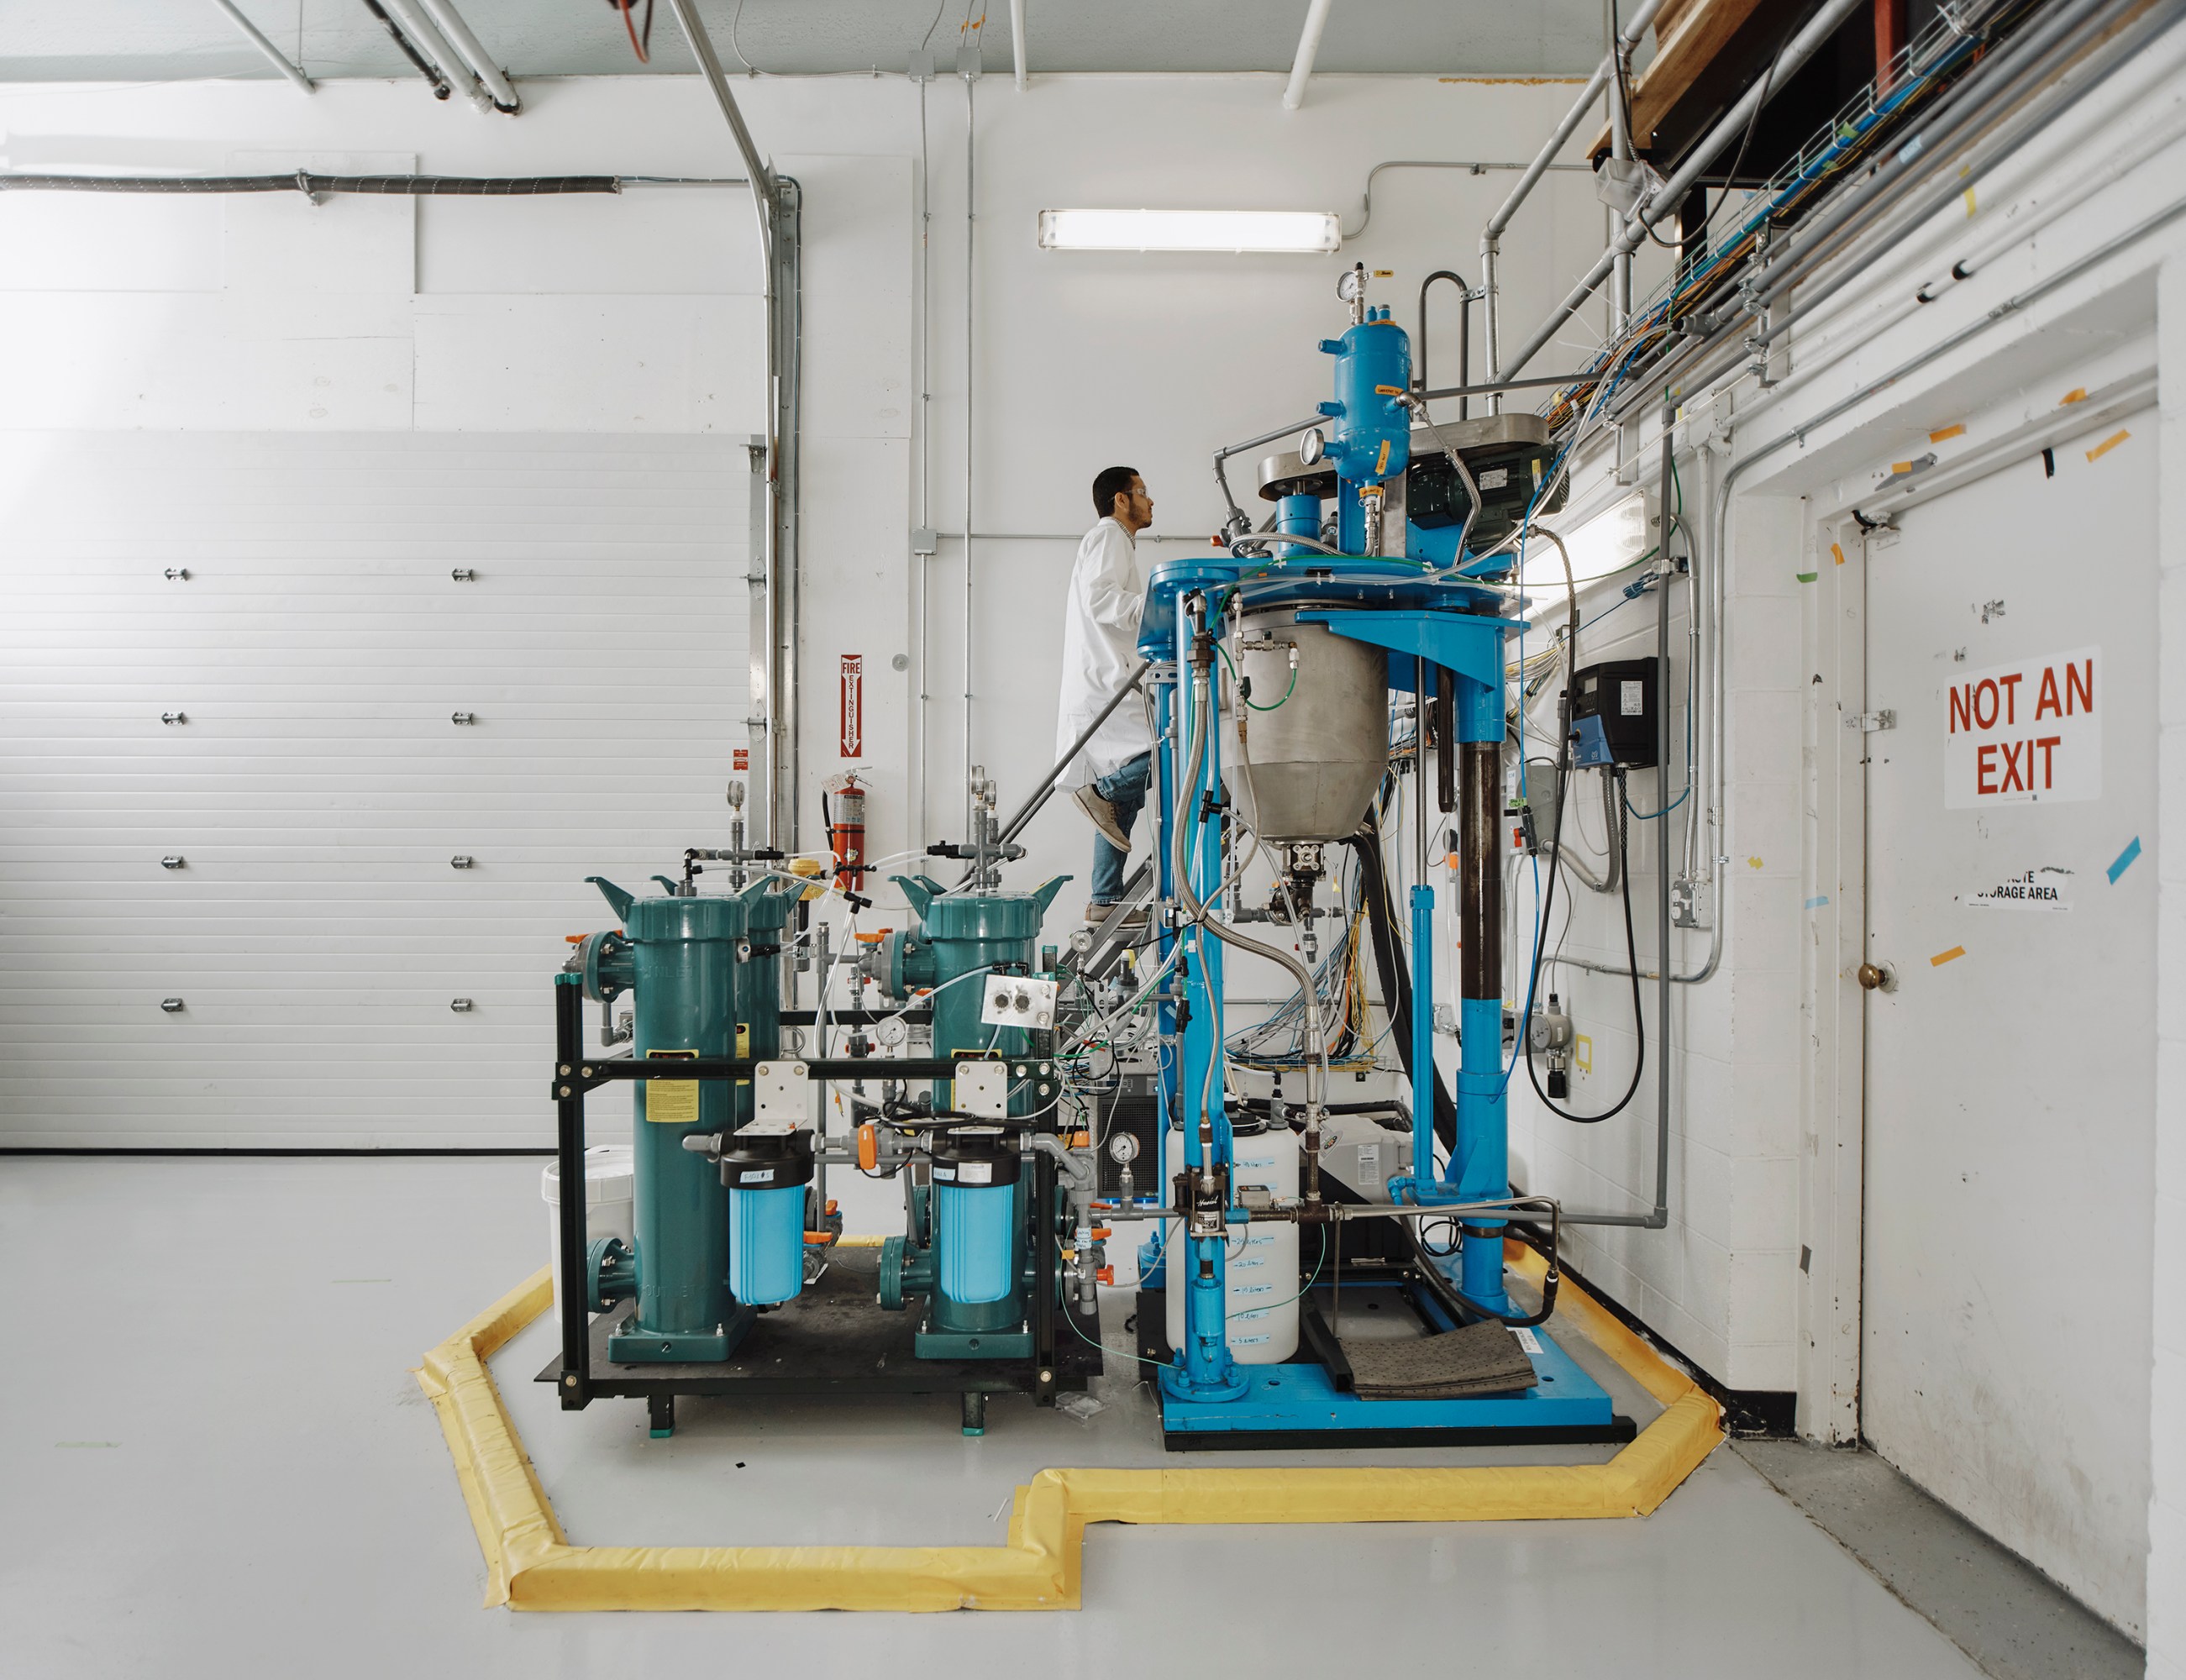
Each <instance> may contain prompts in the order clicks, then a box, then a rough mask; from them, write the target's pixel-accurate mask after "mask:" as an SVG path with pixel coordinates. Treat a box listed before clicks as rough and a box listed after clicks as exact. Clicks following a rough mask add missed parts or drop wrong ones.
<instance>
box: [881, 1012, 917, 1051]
mask: <svg viewBox="0 0 2186 1680" xmlns="http://www.w3.org/2000/svg"><path fill="white" fill-rule="evenodd" d="M873 1036H874V1037H875V1038H876V1039H879V1040H880V1041H881V1042H882V1043H883V1044H885V1045H887V1046H888V1049H890V1050H894V1049H896V1048H897V1047H898V1046H899V1045H901V1044H908V1043H909V1042H910V1041H911V1023H910V1022H907V1021H905V1019H904V1018H903V1017H902V1016H900V1015H889V1016H883V1017H882V1018H881V1020H880V1022H879V1024H877V1026H875V1027H874V1028H873Z"/></svg>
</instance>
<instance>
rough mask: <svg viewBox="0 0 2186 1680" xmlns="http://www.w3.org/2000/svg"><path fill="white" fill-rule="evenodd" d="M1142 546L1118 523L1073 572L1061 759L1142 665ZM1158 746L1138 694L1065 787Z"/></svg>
mask: <svg viewBox="0 0 2186 1680" xmlns="http://www.w3.org/2000/svg"><path fill="white" fill-rule="evenodd" d="M1145 606H1146V580H1145V579H1144V578H1143V577H1141V575H1140V574H1139V562H1138V546H1137V544H1136V543H1135V542H1134V541H1133V540H1132V537H1131V534H1130V533H1129V531H1127V530H1125V529H1124V528H1123V527H1122V526H1121V525H1119V524H1117V523H1116V522H1115V521H1114V520H1113V519H1103V520H1101V523H1100V524H1097V525H1096V526H1094V527H1093V529H1091V530H1090V531H1088V532H1086V533H1085V540H1083V541H1081V542H1080V543H1079V545H1078V558H1077V559H1076V561H1075V562H1073V563H1072V565H1071V568H1070V598H1069V601H1068V603H1067V606H1066V608H1065V612H1064V614H1063V623H1062V703H1061V705H1060V706H1059V707H1058V708H1057V716H1056V721H1055V753H1056V756H1057V758H1061V757H1062V754H1063V753H1065V752H1066V751H1068V749H1069V747H1070V743H1071V742H1073V741H1075V740H1076V739H1077V738H1078V736H1079V731H1082V730H1083V729H1084V728H1085V725H1087V724H1089V723H1090V722H1092V721H1093V720H1094V717H1095V716H1096V714H1098V713H1099V712H1100V710H1101V707H1103V706H1105V705H1107V703H1108V701H1109V699H1110V697H1112V696H1113V695H1114V693H1115V692H1116V691H1117V690H1118V688H1121V687H1122V686H1124V680H1125V679H1126V678H1128V677H1129V675H1130V674H1131V669H1132V668H1133V667H1134V666H1135V665H1136V664H1138V663H1139V651H1138V640H1139V614H1140V613H1141V611H1142V610H1143V608H1145ZM1152 745H1153V732H1152V730H1151V729H1150V728H1149V727H1148V726H1147V723H1146V702H1145V700H1144V699H1143V698H1142V697H1140V696H1136V695H1135V696H1133V697H1131V698H1130V699H1128V700H1126V701H1124V703H1123V704H1122V705H1120V706H1118V707H1117V708H1116V709H1115V710H1114V711H1113V712H1112V713H1110V714H1108V720H1107V722H1106V723H1104V724H1102V725H1101V727H1100V729H1099V730H1098V731H1096V732H1095V734H1094V736H1093V738H1092V739H1091V740H1090V741H1089V742H1086V743H1085V750H1084V751H1083V752H1081V753H1079V754H1078V756H1077V757H1076V758H1075V759H1073V760H1072V761H1071V763H1070V765H1069V767H1068V769H1067V770H1064V771H1063V773H1062V781H1061V783H1060V785H1061V786H1062V787H1084V786H1085V784H1086V783H1087V782H1089V781H1099V780H1100V778H1101V777H1102V776H1107V775H1110V774H1112V773H1113V771H1115V770H1118V769H1119V768H1121V767H1122V766H1123V764H1124V763H1125V762H1126V761H1128V760H1129V759H1135V758H1136V757H1138V755H1139V754H1140V753H1143V752H1146V750H1147V749H1148V748H1151V747H1152Z"/></svg>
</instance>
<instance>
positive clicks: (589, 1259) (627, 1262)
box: [585, 1236, 637, 1313]
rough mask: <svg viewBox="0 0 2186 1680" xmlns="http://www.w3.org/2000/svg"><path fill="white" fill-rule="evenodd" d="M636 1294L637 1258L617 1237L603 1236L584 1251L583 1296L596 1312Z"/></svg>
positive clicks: (602, 1311)
mask: <svg viewBox="0 0 2186 1680" xmlns="http://www.w3.org/2000/svg"><path fill="white" fill-rule="evenodd" d="M636 1293H637V1257H636V1255H635V1254H633V1253H631V1251H630V1250H629V1249H628V1248H626V1247H625V1246H624V1245H623V1240H622V1239H621V1238H620V1237H611V1236H608V1237H602V1238H600V1239H599V1240H597V1242H595V1243H593V1244H592V1246H591V1248H590V1249H589V1250H587V1251H586V1254H585V1298H586V1301H587V1302H589V1303H590V1305H591V1310H592V1311H593V1312H595V1313H604V1312H606V1311H607V1310H608V1308H610V1307H612V1306H613V1305H614V1303H615V1302H618V1301H624V1300H627V1299H628V1298H629V1297H630V1296H633V1295H635V1294H636Z"/></svg>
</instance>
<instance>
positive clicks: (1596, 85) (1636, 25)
mask: <svg viewBox="0 0 2186 1680" xmlns="http://www.w3.org/2000/svg"><path fill="white" fill-rule="evenodd" d="M1660 10H1662V0H1639V9H1638V10H1637V11H1635V12H1634V13H1633V14H1632V21H1631V22H1629V23H1628V24H1626V25H1624V27H1623V30H1621V31H1619V32H1618V34H1617V40H1619V41H1622V42H1628V43H1629V44H1630V46H1631V47H1637V46H1638V45H1639V37H1640V36H1641V35H1642V34H1644V33H1645V31H1646V28H1647V25H1649V24H1651V23H1652V22H1654V20H1655V14H1656V12H1658V11H1660ZM1616 68H1617V54H1616V52H1615V50H1614V48H1612V49H1611V51H1610V52H1608V53H1604V54H1603V55H1602V59H1601V62H1600V64H1597V65H1596V66H1595V71H1594V74H1593V75H1592V76H1589V77H1588V78H1587V82H1586V86H1585V87H1582V88H1581V89H1580V90H1579V95H1578V98H1577V99H1575V100H1573V101H1572V108H1571V109H1569V110H1567V111H1566V112H1565V113H1564V115H1563V120H1562V121H1561V122H1559V123H1558V124H1557V125H1556V126H1555V132H1553V133H1551V134H1550V136H1549V137H1548V141H1547V143H1545V144H1544V145H1543V146H1542V148H1541V149H1540V150H1539V152H1538V153H1536V154H1534V157H1533V162H1531V163H1530V164H1527V165H1526V172H1525V173H1524V174H1523V175H1522V176H1519V177H1518V184H1517V185H1516V186H1515V187H1513V188H1511V196H1510V197H1509V198H1507V199H1504V200H1503V203H1502V204H1501V205H1500V207H1499V208H1498V209H1497V210H1496V212H1495V214H1494V215H1493V216H1489V217H1488V226H1487V227H1485V228H1483V229H1482V231H1481V236H1480V237H1481V239H1482V241H1483V244H1482V249H1483V250H1484V249H1487V246H1486V243H1485V242H1486V241H1488V240H1490V239H1499V238H1502V236H1503V234H1504V232H1505V230H1506V229H1507V228H1508V227H1510V226H1511V217H1512V216H1516V215H1517V213H1518V206H1519V205H1521V204H1524V203H1525V202H1526V198H1527V194H1528V193H1531V192H1532V191H1533V188H1534V187H1535V186H1536V185H1537V184H1538V183H1539V181H1540V178H1541V177H1542V176H1544V175H1545V174H1546V173H1547V172H1548V171H1549V168H1550V165H1552V164H1553V163H1555V157H1556V154H1557V153H1558V152H1561V150H1563V148H1564V143H1565V142H1566V141H1567V140H1568V139H1570V138H1571V137H1572V133H1573V132H1575V131H1576V130H1577V129H1578V126H1579V124H1581V123H1582V122H1583V121H1585V120H1586V114H1587V112H1588V111H1589V109H1592V107H1593V105H1594V102H1595V98H1597V97H1599V96H1600V92H1601V90H1602V88H1603V87H1605V86H1606V84H1607V82H1608V81H1609V78H1610V76H1611V73H1613V72H1614V71H1615V70H1616Z"/></svg>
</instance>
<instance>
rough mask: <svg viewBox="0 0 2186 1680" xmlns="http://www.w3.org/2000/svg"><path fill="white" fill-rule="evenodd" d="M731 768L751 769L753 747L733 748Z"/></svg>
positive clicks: (730, 756) (730, 761) (730, 757)
mask: <svg viewBox="0 0 2186 1680" xmlns="http://www.w3.org/2000/svg"><path fill="white" fill-rule="evenodd" d="M729 768H730V769H731V770H749V769H750V768H751V749H750V748H748V747H737V748H731V749H730V753H729Z"/></svg>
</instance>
